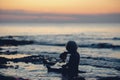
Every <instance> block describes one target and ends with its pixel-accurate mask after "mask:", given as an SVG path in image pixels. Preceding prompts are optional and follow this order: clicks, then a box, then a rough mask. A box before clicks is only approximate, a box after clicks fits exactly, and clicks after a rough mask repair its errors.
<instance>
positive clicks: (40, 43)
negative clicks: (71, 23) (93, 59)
mask: <svg viewBox="0 0 120 80" xmlns="http://www.w3.org/2000/svg"><path fill="white" fill-rule="evenodd" d="M35 44H38V45H46V46H47V45H49V46H65V44H64V43H63V44H58V43H47V42H37V43H35ZM78 47H81V48H107V49H120V45H113V44H110V43H93V44H80V45H78Z"/></svg>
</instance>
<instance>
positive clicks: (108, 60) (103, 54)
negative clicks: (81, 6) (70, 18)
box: [0, 23, 120, 80]
mask: <svg viewBox="0 0 120 80" xmlns="http://www.w3.org/2000/svg"><path fill="white" fill-rule="evenodd" d="M0 36H1V37H6V36H12V37H13V38H14V39H16V40H31V41H34V43H33V44H29V45H22V46H20V45H19V46H1V48H3V49H4V50H9V51H17V52H18V54H17V55H5V54H4V55H3V54H2V55H0V56H3V57H7V58H15V57H17V58H18V57H21V55H25V56H28V55H39V54H41V55H49V56H52V57H56V58H58V57H59V54H60V53H62V52H64V51H66V49H65V44H66V43H67V42H68V41H70V40H72V41H76V42H77V44H78V52H79V54H80V57H81V58H80V65H79V70H82V71H85V72H86V73H83V74H79V75H80V76H83V77H85V78H86V79H87V78H95V79H96V78H97V77H111V76H115V77H117V76H119V74H120V24H115V23H114V24H112V23H109V24H105V23H104V24H97V23H94V24H92V23H87V24H83V23H82V24H75V23H74V24H72V23H71V24H38V23H36V24H35V23H34V24H32V23H29V24H27V23H26V24H20V23H19V24H17V23H16V24H3V23H2V24H0ZM11 64H12V65H19V66H20V67H19V68H18V69H11V68H8V69H0V72H1V73H3V74H7V75H12V76H20V77H24V78H29V79H32V80H53V79H54V80H62V79H61V74H57V73H47V69H46V67H45V66H43V65H41V64H40V65H39V64H31V63H29V64H26V63H22V62H20V63H11ZM23 73H24V74H23ZM119 77H120V76H119Z"/></svg>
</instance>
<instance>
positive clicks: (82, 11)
mask: <svg viewBox="0 0 120 80" xmlns="http://www.w3.org/2000/svg"><path fill="white" fill-rule="evenodd" d="M109 14H112V16H114V17H113V18H115V20H116V18H117V17H118V16H119V15H118V14H120V0H0V18H1V19H0V21H9V20H11V19H12V20H13V21H16V20H18V21H20V20H24V19H25V20H26V21H27V20H31V21H35V20H37V21H38V20H39V21H43V22H44V21H46V20H49V19H52V20H53V21H55V20H59V21H60V20H68V21H70V20H72V21H74V22H75V21H80V18H81V16H82V15H92V16H94V15H95V16H96V15H107V16H108V15H109ZM113 14H114V15H113ZM36 15H37V16H36ZM73 15H74V16H73ZM76 15H77V16H78V15H79V17H75V16H76ZM38 16H39V17H38ZM109 16H111V15H109ZM96 17H101V16H96ZM103 17H104V16H103ZM82 19H86V18H84V16H82ZM86 20H88V17H87V19H86ZM84 21H85V20H84ZM98 21H99V20H98ZM116 21H119V20H118V19H117V20H116Z"/></svg>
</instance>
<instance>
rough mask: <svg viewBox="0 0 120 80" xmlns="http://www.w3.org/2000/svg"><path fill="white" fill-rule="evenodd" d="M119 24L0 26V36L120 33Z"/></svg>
mask: <svg viewBox="0 0 120 80" xmlns="http://www.w3.org/2000/svg"><path fill="white" fill-rule="evenodd" d="M119 30H120V25H119V24H67V25H62V24H53V25H51V24H46V25H41V24H39V25H24V24H23V25H20V24H16V25H9V24H6V25H0V35H40V34H75V33H82V32H120V31H119Z"/></svg>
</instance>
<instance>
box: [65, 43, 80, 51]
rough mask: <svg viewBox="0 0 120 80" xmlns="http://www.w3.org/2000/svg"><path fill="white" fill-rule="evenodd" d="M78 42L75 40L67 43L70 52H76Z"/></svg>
mask: <svg viewBox="0 0 120 80" xmlns="http://www.w3.org/2000/svg"><path fill="white" fill-rule="evenodd" d="M77 48H78V46H77V44H76V42H75V41H68V43H67V45H66V49H67V50H68V51H69V52H75V51H77Z"/></svg>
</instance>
